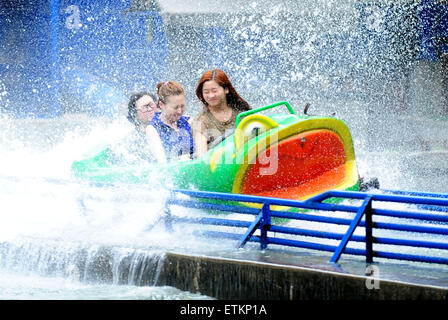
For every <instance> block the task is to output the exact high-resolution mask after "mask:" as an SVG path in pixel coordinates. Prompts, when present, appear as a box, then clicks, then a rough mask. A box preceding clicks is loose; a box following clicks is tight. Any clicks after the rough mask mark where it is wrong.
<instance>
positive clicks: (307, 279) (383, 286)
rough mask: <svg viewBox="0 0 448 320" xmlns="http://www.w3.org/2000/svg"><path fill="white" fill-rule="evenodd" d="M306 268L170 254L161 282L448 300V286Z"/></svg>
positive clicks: (213, 290)
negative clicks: (375, 283)
mask: <svg viewBox="0 0 448 320" xmlns="http://www.w3.org/2000/svg"><path fill="white" fill-rule="evenodd" d="M366 281H369V278H367V277H362V276H354V275H347V274H342V273H336V272H326V271H319V270H313V269H307V268H301V267H292V266H285V265H274V264H267V263H261V262H247V261H239V260H232V259H221V258H210V257H204V256H194V255H183V254H177V253H167V254H166V258H165V260H164V264H163V268H162V270H161V273H160V276H159V278H158V281H157V285H169V286H173V287H176V288H179V289H181V290H186V291H190V292H199V293H201V294H204V295H208V296H211V297H215V298H217V299H236V300H238V299H240V300H241V299H254V300H315V299H317V300H415V299H419V300H439V299H442V300H447V299H448V289H447V288H437V287H431V286H419V285H412V284H407V283H400V282H393V281H381V283H380V286H379V289H368V288H367V286H366Z"/></svg>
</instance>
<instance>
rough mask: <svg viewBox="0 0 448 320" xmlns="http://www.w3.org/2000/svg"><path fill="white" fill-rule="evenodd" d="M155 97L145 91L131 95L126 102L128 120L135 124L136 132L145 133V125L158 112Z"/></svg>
mask: <svg viewBox="0 0 448 320" xmlns="http://www.w3.org/2000/svg"><path fill="white" fill-rule="evenodd" d="M155 101H156V97H155V95H153V94H152V93H148V92H146V91H142V92H138V93H135V94H133V95H131V97H130V99H129V103H128V120H129V121H130V122H131V123H132V124H133V125H134V126H135V129H136V130H137V132H139V133H141V134H145V132H146V127H147V126H148V124H149V123H150V122H151V121H152V118H153V117H154V115H155V114H156V112H159V111H160V110H159V108H158V107H157V104H156V103H155Z"/></svg>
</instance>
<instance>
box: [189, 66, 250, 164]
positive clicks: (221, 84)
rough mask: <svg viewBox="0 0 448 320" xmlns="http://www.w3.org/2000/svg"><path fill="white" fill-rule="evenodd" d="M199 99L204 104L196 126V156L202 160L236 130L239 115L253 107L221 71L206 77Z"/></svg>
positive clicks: (194, 129)
mask: <svg viewBox="0 0 448 320" xmlns="http://www.w3.org/2000/svg"><path fill="white" fill-rule="evenodd" d="M196 96H197V97H198V98H199V100H201V102H202V105H203V109H202V111H201V112H200V113H199V114H198V115H197V116H196V117H195V118H194V119H193V123H192V128H193V137H194V142H195V145H196V154H197V156H198V157H199V156H201V155H203V154H204V153H206V152H207V150H208V147H209V145H210V144H211V143H212V142H213V141H215V140H216V139H217V138H219V137H221V136H222V135H224V134H225V133H226V131H229V130H232V129H234V128H235V120H236V116H237V115H238V114H239V113H241V112H243V111H247V110H250V109H251V107H250V106H249V104H248V103H247V102H246V101H245V100H244V99H243V98H241V97H240V95H239V94H238V92H236V90H235V88H234V87H233V85H232V83H231V82H230V80H229V78H228V77H227V75H226V74H225V73H224V71H222V70H220V69H214V70H208V71H206V72H205V73H204V74H203V75H202V77H201V79H200V80H199V83H198V86H197V88H196Z"/></svg>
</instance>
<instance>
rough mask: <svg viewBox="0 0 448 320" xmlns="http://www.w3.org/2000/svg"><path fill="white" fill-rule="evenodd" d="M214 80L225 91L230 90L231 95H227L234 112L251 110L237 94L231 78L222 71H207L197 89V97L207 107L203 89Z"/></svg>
mask: <svg viewBox="0 0 448 320" xmlns="http://www.w3.org/2000/svg"><path fill="white" fill-rule="evenodd" d="M210 80H214V81H216V83H218V84H219V85H220V86H221V87H223V88H224V89H226V88H227V89H228V90H229V93H228V94H227V95H226V100H227V104H228V105H229V106H230V107H231V108H232V109H234V110H237V111H247V110H250V109H251V107H250V105H249V104H248V103H247V102H246V100H244V99H243V98H241V97H240V95H239V94H238V92H236V90H235V88H234V87H233V85H232V83H231V82H230V80H229V78H228V77H227V75H226V74H225V72H224V71H222V70H221V69H213V70H208V71H205V72H204V74H203V75H202V77H201V79H199V83H198V86H197V87H196V96H197V97H198V98H199V100H201V101H202V103H203V104H204V105H205V106H207V102H206V101H205V99H204V96H203V95H202V87H203V86H204V82H206V81H210Z"/></svg>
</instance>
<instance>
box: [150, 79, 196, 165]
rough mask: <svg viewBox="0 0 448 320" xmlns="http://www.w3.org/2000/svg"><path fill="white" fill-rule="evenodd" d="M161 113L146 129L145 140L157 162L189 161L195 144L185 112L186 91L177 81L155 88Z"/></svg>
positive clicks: (159, 84) (161, 83)
mask: <svg viewBox="0 0 448 320" xmlns="http://www.w3.org/2000/svg"><path fill="white" fill-rule="evenodd" d="M156 90H157V96H158V98H159V100H158V105H159V108H160V110H161V112H160V113H157V114H156V115H155V116H154V118H153V119H152V121H151V123H150V125H149V126H147V127H146V137H147V140H148V143H149V145H150V148H151V150H152V153H153V155H154V157H155V159H156V160H157V162H159V163H165V162H167V161H168V160H178V159H187V158H190V159H191V158H192V157H193V154H194V142H193V136H192V133H191V127H190V124H189V123H188V120H189V117H185V116H183V114H184V112H185V110H186V108H187V107H186V104H185V90H184V88H183V87H182V86H181V85H180V84H179V83H177V82H176V81H167V82H160V83H158V84H157V86H156Z"/></svg>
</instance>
